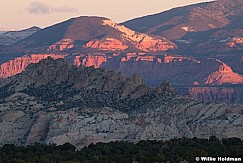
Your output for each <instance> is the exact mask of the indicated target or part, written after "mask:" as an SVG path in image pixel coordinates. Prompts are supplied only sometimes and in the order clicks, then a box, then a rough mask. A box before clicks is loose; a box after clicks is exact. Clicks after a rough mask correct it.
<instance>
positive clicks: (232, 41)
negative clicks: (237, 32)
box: [227, 37, 243, 48]
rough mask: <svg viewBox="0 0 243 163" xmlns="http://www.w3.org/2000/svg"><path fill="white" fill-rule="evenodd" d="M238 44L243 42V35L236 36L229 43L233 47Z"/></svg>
mask: <svg viewBox="0 0 243 163" xmlns="http://www.w3.org/2000/svg"><path fill="white" fill-rule="evenodd" d="M238 44H243V38H242V37H234V38H232V39H231V40H229V41H228V43H227V45H228V46H229V47H231V48H233V47H236V46H237V45H238Z"/></svg>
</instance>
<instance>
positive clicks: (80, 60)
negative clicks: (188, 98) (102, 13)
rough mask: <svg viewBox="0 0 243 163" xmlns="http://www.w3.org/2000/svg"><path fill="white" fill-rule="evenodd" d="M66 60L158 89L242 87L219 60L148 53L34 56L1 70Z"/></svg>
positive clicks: (3, 75) (13, 71) (1, 72)
mask: <svg viewBox="0 0 243 163" xmlns="http://www.w3.org/2000/svg"><path fill="white" fill-rule="evenodd" d="M48 56H51V57H52V58H55V59H57V58H66V60H68V61H69V62H71V63H73V64H74V65H76V66H81V65H84V66H86V67H90V66H94V67H95V68H99V67H102V68H105V69H109V70H113V71H117V72H122V73H124V74H126V75H128V76H132V75H134V74H138V75H139V76H141V77H142V78H143V80H144V81H145V83H146V84H148V85H150V86H154V87H155V86H158V85H160V84H161V83H162V82H163V81H164V80H169V81H171V82H172V84H173V85H175V86H184V87H188V86H192V85H222V84H241V83H243V76H242V75H241V74H237V73H235V72H233V70H232V69H231V67H229V66H228V65H226V64H225V63H223V62H222V61H220V60H218V59H200V60H198V59H193V58H191V57H183V56H178V55H162V54H161V55H159V54H157V55H153V54H146V53H109V54H103V53H97V54H78V55H75V56H70V55H69V56H68V55H67V54H66V55H65V54H64V55H54V54H32V55H25V56H23V57H19V58H16V59H14V60H10V61H8V62H5V63H3V64H2V65H1V67H0V77H1V78H6V77H9V76H12V75H15V74H18V73H20V72H22V71H23V70H24V69H25V67H26V66H27V65H28V64H30V63H37V62H39V61H40V60H42V59H45V58H47V57H48Z"/></svg>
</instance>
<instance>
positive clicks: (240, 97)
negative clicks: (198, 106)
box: [189, 85, 243, 104]
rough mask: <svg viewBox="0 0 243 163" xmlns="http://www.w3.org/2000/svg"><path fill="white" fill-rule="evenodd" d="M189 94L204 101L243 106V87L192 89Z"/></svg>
mask: <svg viewBox="0 0 243 163" xmlns="http://www.w3.org/2000/svg"><path fill="white" fill-rule="evenodd" d="M189 94H190V96H191V97H192V98H194V99H198V100H202V101H222V102H225V103H230V104H243V86H242V85H236V86H233V87H227V85H226V86H219V87H191V88H190V89H189Z"/></svg>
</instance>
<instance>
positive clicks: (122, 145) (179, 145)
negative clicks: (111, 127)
mask: <svg viewBox="0 0 243 163" xmlns="http://www.w3.org/2000/svg"><path fill="white" fill-rule="evenodd" d="M242 151H243V141H242V140H241V139H239V138H224V139H222V140H220V139H218V138H217V137H214V136H211V137H210V138H209V139H201V138H190V139H189V138H178V139H172V140H169V141H155V140H148V141H140V142H138V143H136V144H134V143H131V142H126V141H125V142H123V141H121V142H118V141H117V142H110V143H97V144H91V145H89V146H88V147H85V148H83V149H81V150H77V149H76V148H75V146H73V145H71V144H70V143H65V144H63V145H55V144H52V145H45V144H35V145H27V146H25V147H23V146H21V147H18V146H15V145H12V144H8V145H4V146H3V147H2V148H1V149H0V163H33V162H34V163H78V162H82V163H96V162H97V163H100V162H102V163H129V162H131V163H132V162H137V163H148V162H149V163H150V162H151V163H153V162H166V161H169V162H180V161H184V160H186V161H188V162H195V158H196V157H200V156H202V157H203V156H205V157H206V156H208V157H219V156H221V157H233V158H243V153H242Z"/></svg>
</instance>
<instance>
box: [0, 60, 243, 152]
mask: <svg viewBox="0 0 243 163" xmlns="http://www.w3.org/2000/svg"><path fill="white" fill-rule="evenodd" d="M0 93H1V94H0V127H1V132H0V144H1V145H3V144H16V145H28V144H34V143H46V144H53V143H54V144H63V143H65V142H70V143H72V144H74V145H75V146H76V147H78V148H83V147H85V146H87V145H89V144H91V143H97V142H110V141H131V142H138V141H139V140H148V139H149V140H154V139H155V140H168V139H171V138H175V137H201V138H208V137H209V136H211V135H215V136H217V137H219V138H222V137H223V138H227V137H238V138H241V139H242V131H243V130H242V124H241V122H242V120H243V116H242V113H243V107H242V105H227V104H222V103H209V102H200V101H194V100H192V99H191V98H189V97H183V96H178V95H176V94H175V93H174V90H173V87H172V86H171V84H170V83H169V82H168V81H164V82H163V83H162V84H161V85H160V86H158V87H157V88H150V87H148V86H146V85H145V84H144V83H143V80H142V78H141V77H139V76H137V75H134V76H133V77H132V78H129V77H126V76H125V75H124V74H122V73H116V72H114V71H107V70H105V69H101V68H97V69H96V68H94V67H85V66H80V67H77V66H74V65H71V64H69V63H68V62H67V61H65V60H64V59H56V60H54V59H52V58H51V57H48V58H46V59H44V60H41V61H40V62H39V63H35V64H30V65H28V67H27V68H26V69H25V71H23V72H22V73H20V74H17V75H15V76H12V77H10V78H7V79H4V80H2V81H1V82H0Z"/></svg>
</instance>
